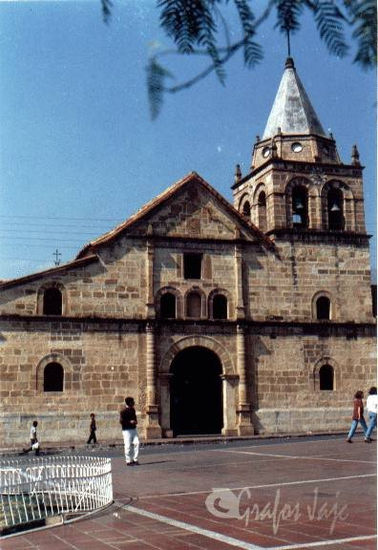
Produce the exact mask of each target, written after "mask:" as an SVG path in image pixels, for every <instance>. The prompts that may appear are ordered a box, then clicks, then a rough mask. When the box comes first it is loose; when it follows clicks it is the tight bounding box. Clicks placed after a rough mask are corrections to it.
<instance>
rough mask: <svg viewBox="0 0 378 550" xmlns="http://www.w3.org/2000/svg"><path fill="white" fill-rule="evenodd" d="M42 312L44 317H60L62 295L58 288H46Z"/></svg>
mask: <svg viewBox="0 0 378 550" xmlns="http://www.w3.org/2000/svg"><path fill="white" fill-rule="evenodd" d="M42 312H43V314H44V315H62V293H61V291H60V290H59V289H58V288H56V287H51V288H46V290H45V291H44V293H43V310H42Z"/></svg>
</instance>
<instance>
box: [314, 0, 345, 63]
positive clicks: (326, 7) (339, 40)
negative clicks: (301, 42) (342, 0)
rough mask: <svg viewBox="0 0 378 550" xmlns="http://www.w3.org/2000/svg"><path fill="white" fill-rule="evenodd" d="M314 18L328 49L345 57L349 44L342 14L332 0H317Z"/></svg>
mask: <svg viewBox="0 0 378 550" xmlns="http://www.w3.org/2000/svg"><path fill="white" fill-rule="evenodd" d="M314 19H315V23H316V26H317V29H318V31H319V34H320V38H322V40H324V42H325V44H326V46H327V48H328V50H329V51H330V52H331V53H333V54H335V55H338V56H340V57H343V56H344V55H345V54H346V53H347V51H348V46H347V44H346V42H345V37H344V29H343V24H342V16H341V13H340V11H339V10H338V9H337V7H336V6H335V3H334V2H333V1H332V0H317V1H316V2H315V5H314Z"/></svg>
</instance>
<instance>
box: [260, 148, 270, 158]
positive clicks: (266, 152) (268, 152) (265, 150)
mask: <svg viewBox="0 0 378 550" xmlns="http://www.w3.org/2000/svg"><path fill="white" fill-rule="evenodd" d="M269 155H270V147H264V149H263V150H262V156H263V157H264V158H265V159H266V158H267V157H269Z"/></svg>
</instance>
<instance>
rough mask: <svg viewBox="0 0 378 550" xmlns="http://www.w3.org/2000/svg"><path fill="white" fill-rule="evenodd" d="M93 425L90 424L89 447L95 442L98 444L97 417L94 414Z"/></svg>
mask: <svg viewBox="0 0 378 550" xmlns="http://www.w3.org/2000/svg"><path fill="white" fill-rule="evenodd" d="M90 416H91V423H90V424H89V430H90V435H89V439H88V441H87V445H89V444H90V442H91V441H92V440H93V443H97V437H96V430H97V427H96V416H95V414H94V413H91V415H90Z"/></svg>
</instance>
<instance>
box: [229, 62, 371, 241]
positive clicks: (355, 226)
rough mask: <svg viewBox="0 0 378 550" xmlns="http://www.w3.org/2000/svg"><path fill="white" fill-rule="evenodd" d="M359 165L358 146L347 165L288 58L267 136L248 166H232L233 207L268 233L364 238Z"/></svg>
mask: <svg viewBox="0 0 378 550" xmlns="http://www.w3.org/2000/svg"><path fill="white" fill-rule="evenodd" d="M362 170H363V168H362V166H361V165H360V161H359V154H358V150H357V147H356V145H354V146H353V149H352V157H351V162H350V163H349V164H343V162H342V161H341V160H340V157H339V153H338V151H337V146H336V142H335V140H334V138H333V136H332V134H327V133H326V132H325V131H324V129H323V127H322V125H321V123H320V121H319V119H318V116H317V114H316V112H315V110H314V108H313V106H312V105H311V101H310V99H309V97H308V96H307V93H306V91H305V89H304V87H303V84H302V82H301V80H300V78H299V76H298V74H297V72H296V69H295V66H294V61H293V59H292V58H291V57H289V58H287V60H286V63H285V69H284V73H283V76H282V79H281V82H280V85H279V88H278V91H277V95H276V97H275V100H274V103H273V107H272V109H271V112H270V115H269V117H268V121H267V124H266V127H265V130H264V133H263V136H262V138H260V136H257V137H256V143H255V145H254V147H253V151H252V162H251V168H250V172H249V173H248V174H246V175H244V176H243V175H242V173H241V170H240V167H239V166H237V169H236V172H235V182H234V185H233V186H232V190H233V197H234V206H235V208H236V209H237V210H238V211H239V212H241V213H243V215H245V216H247V217H248V218H249V219H250V221H252V223H254V224H255V225H256V226H257V227H259V229H261V230H262V231H263V232H264V233H266V234H268V235H270V236H272V237H273V238H285V235H286V236H288V235H289V234H293V233H296V234H298V233H316V234H317V235H318V238H319V237H321V235H323V236H324V238H326V236H327V235H329V234H330V233H332V234H335V233H343V234H344V235H345V236H346V235H349V236H350V237H351V238H352V235H355V236H357V235H358V236H360V237H361V236H362V235H365V236H366V229H365V219H364V206H363V186H362Z"/></svg>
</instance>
